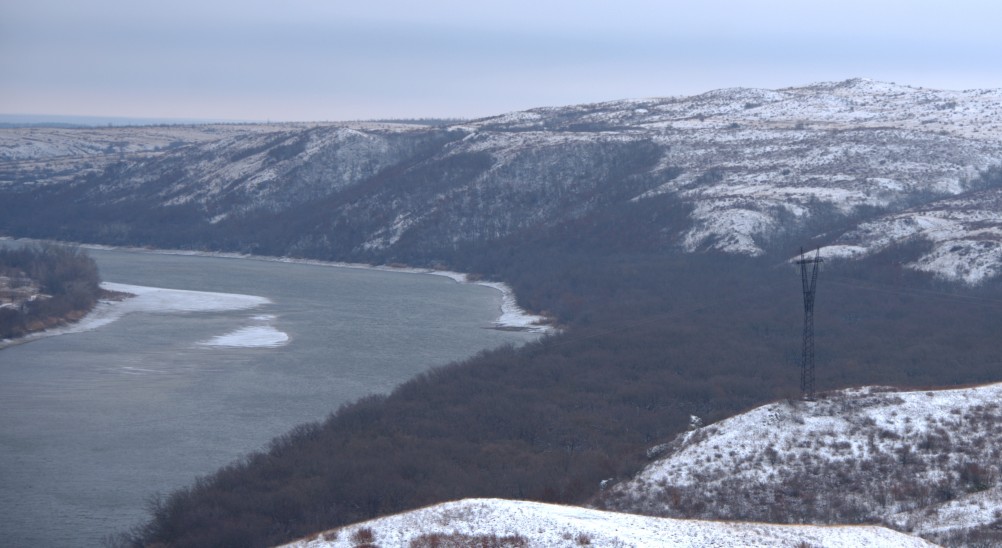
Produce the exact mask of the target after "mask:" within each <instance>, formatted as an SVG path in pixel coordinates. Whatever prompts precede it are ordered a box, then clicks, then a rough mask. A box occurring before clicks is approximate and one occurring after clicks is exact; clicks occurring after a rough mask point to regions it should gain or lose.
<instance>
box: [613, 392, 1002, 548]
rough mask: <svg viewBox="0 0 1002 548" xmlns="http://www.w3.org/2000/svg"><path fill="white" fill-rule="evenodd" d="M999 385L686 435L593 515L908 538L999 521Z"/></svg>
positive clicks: (843, 396) (802, 412)
mask: <svg viewBox="0 0 1002 548" xmlns="http://www.w3.org/2000/svg"><path fill="white" fill-rule="evenodd" d="M1000 401H1002V384H992V385H985V386H977V387H972V388H963V389H952V390H938V391H894V390H892V389H885V388H875V387H868V388H859V389H848V390H842V391H836V392H832V393H830V394H826V395H823V396H822V397H820V398H819V399H818V401H812V402H807V401H782V402H776V403H771V404H768V405H764V406H761V407H758V408H756V409H753V410H751V411H748V412H746V413H743V414H741V415H737V416H734V417H731V418H728V419H725V420H722V421H720V422H718V423H715V424H713V425H709V426H706V427H702V428H697V429H693V430H691V431H689V432H686V433H684V434H682V435H680V436H679V437H678V438H676V439H675V440H674V441H673V442H671V443H669V444H666V445H664V446H661V447H660V448H659V449H660V450H661V452H662V454H666V456H665V457H664V458H661V459H660V460H657V461H655V462H653V463H652V464H650V465H649V466H647V468H645V469H644V470H643V471H642V472H640V473H639V474H638V475H637V476H636V477H634V478H633V479H630V480H628V481H625V482H623V483H620V484H618V485H615V486H613V487H611V488H610V489H608V490H607V491H605V492H603V494H602V495H601V496H600V499H599V503H598V505H599V506H600V507H603V508H609V509H616V510H619V511H627V512H638V513H645V514H650V515H662V516H680V515H681V516H692V515H695V516H699V517H728V516H735V515H739V514H740V515H742V516H744V517H745V518H746V519H769V518H765V517H763V516H771V515H774V514H773V513H776V514H775V516H776V518H774V519H784V520H796V521H799V520H809V521H814V522H819V521H828V520H837V521H836V522H845V521H847V520H849V519H852V520H863V521H867V520H884V522H886V523H888V524H891V525H894V526H896V527H901V528H904V529H906V530H909V531H912V532H914V533H916V534H923V535H924V534H931V535H942V534H945V533H958V532H959V533H963V532H964V531H963V530H961V531H957V528H961V529H966V528H971V527H985V526H989V525H991V524H993V523H995V522H997V521H998V520H999V519H1000V518H1002V491H1000V489H1002V484H1000V480H1002V476H1000V472H1002V467H1000V465H999V462H998V455H999V454H1000V452H1002V445H1000V442H999V440H1000V439H1002V407H1000V404H999V402H1000Z"/></svg>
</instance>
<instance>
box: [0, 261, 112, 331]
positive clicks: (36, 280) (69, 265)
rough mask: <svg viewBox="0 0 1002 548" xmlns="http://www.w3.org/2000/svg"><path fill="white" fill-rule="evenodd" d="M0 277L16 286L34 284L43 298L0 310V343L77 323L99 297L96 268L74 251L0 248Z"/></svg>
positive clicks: (98, 281)
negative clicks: (65, 323) (56, 326)
mask: <svg viewBox="0 0 1002 548" xmlns="http://www.w3.org/2000/svg"><path fill="white" fill-rule="evenodd" d="M0 276H3V277H6V278H8V279H11V280H14V282H12V283H14V284H15V285H18V284H26V283H33V284H36V285H37V286H38V288H39V290H40V292H41V294H42V295H43V298H38V299H35V300H33V301H31V302H28V303H24V304H23V305H22V306H19V307H5V308H0V339H13V338H17V337H21V336H24V335H25V334H27V333H29V332H31V331H38V330H40V329H44V328H47V327H52V326H53V325H58V324H60V323H63V322H65V321H67V320H74V319H78V318H79V317H81V316H82V315H83V314H84V313H86V312H88V311H89V310H90V309H91V308H93V307H94V304H95V303H96V302H97V299H98V297H99V296H100V295H101V288H100V287H99V284H100V282H101V280H100V277H99V276H98V269H97V265H96V264H95V263H94V260H93V259H91V258H90V257H89V256H88V255H87V254H86V253H84V252H83V251H81V250H79V249H77V248H73V247H64V246H56V245H46V246H24V247H18V248H14V247H12V248H4V247H0Z"/></svg>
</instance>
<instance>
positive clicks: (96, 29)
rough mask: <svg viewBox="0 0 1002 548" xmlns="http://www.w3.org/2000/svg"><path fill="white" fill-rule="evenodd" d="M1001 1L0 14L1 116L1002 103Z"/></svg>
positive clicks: (286, 1) (387, 5)
mask: <svg viewBox="0 0 1002 548" xmlns="http://www.w3.org/2000/svg"><path fill="white" fill-rule="evenodd" d="M1000 22H1002V2H998V0H983V1H973V0H953V1H950V2H947V1H927V0H909V1H905V0H900V1H899V0H887V1H883V0H865V1H862V0H838V1H834V0H832V1H827V2H820V1H813V0H689V1H686V2H678V1H672V0H651V1H647V0H616V1H608V2H604V1H603V2H600V1H593V0H553V1H550V0H506V1H495V0H463V1H453V0H445V1H435V0H424V1H422V2H415V1H413V0H411V1H406V0H354V1H351V2H347V1H341V0H316V1H314V0H282V1H279V0H270V1H264V0H239V1H231V0H219V1H214V0H198V1H189V0H172V1H169V2H150V1H144V0H128V1H126V0H86V1H81V0H0V113H5V114H66V115H95V116H132V117H147V118H150V117H156V118H204V119H233V120H272V121H277V120H353V119H372V118H391V117H406V118H418V117H477V116H486V115H491V114H499V113H503V112H508V111H512V110H519V109H525V108H532V107H537V106H553V105H568V104H575V103H584V102H595V101H604V100H613V99H623V98H640V97H656V96H669V95H689V94H695V93H701V92H704V91H708V90H711V89H717V88H722V87H736V86H746V87H764V88H781V87H788V86H796V85H802V84H807V83H811V82H816V81H823V80H843V79H846V78H850V77H855V76H862V77H866V78H872V79H876V80H885V81H892V82H897V83H899V84H909V85H914V86H924V87H934V88H943V89H967V88H1002V24H1000Z"/></svg>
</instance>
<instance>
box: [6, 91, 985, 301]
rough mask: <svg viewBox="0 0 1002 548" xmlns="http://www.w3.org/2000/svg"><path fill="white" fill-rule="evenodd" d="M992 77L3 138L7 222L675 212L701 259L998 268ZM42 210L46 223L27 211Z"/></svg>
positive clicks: (149, 224) (411, 239) (481, 240)
mask: <svg viewBox="0 0 1002 548" xmlns="http://www.w3.org/2000/svg"><path fill="white" fill-rule="evenodd" d="M1000 161H1002V90H968V91H939V90H929V89H922V88H913V87H908V86H903V85H895V84H887V83H881V82H873V81H868V80H862V79H854V80H847V81H844V82H830V83H821V84H814V85H810V86H804V87H798V88H787V89H781V90H760V89H745V88H736V89H725V90H718V91H712V92H708V93H705V94H702V95H696V96H692V97H672V98H656V99H644V100H630V101H615V102H609V103H599V104H590V105H576V106H570V107H559V108H543V109H534V110H528V111H524V112H515V113H510V114H505V115H502V116H496V117H492V118H485V119H481V120H475V121H469V122H462V123H457V124H452V125H447V126H416V125H414V124H413V123H406V124H402V123H391V122H382V123H380V122H359V123H344V124H335V123H324V124H274V125H266V124H257V125H254V124H251V125H238V126H220V125H199V126H173V127H116V128H101V129H97V128H94V129H84V130H66V129H56V128H52V129H43V128H34V129H24V130H18V129H11V130H6V131H4V132H2V133H0V162H2V163H0V185H2V186H0V197H2V198H3V200H2V202H3V204H6V207H4V206H0V230H3V231H6V232H8V233H10V234H16V235H32V236H40V237H63V238H73V239H78V240H87V241H95V242H101V243H111V244H115V243H130V244H152V245H160V246H168V247H193V248H203V249H227V250H233V251H246V252H254V253H267V254H273V255H293V256H304V257H321V258H336V259H351V260H367V261H373V262H384V261H399V262H411V263H413V262H427V261H429V260H434V259H441V258H444V257H445V256H446V255H447V254H448V253H449V252H450V251H451V250H453V249H454V248H455V247H456V246H457V245H472V246H480V245H488V244H489V243H490V242H492V241H496V240H499V239H501V238H506V237H512V236H515V237H524V236H525V235H527V234H529V233H532V232H538V231H541V230H548V229H550V228H552V227H554V226H557V225H559V224H561V223H565V222H568V221H572V220H575V219H584V218H588V217H596V216H602V217H603V221H602V222H603V223H604V224H605V225H606V226H605V228H606V229H608V230H613V229H614V227H615V226H619V225H622V224H624V223H626V224H629V223H632V222H634V220H633V219H630V218H623V217H622V216H621V215H622V214H615V213H612V214H610V213H609V212H610V211H612V209H614V208H621V207H624V206H628V205H629V204H664V205H663V206H662V205H653V208H654V209H658V208H662V209H663V207H666V206H667V205H668V204H675V205H678V206H684V207H685V208H688V210H689V213H688V215H687V220H686V221H685V222H681V223H680V222H679V220H677V219H671V220H666V219H662V220H651V221H650V222H647V223H646V224H645V227H646V231H647V234H646V235H644V236H645V237H646V238H649V239H651V240H653V241H656V242H659V243H660V245H663V246H672V247H677V248H680V249H683V250H686V251H690V252H694V251H701V250H718V251H723V252H727V253H742V254H750V255H757V254H761V253H763V252H764V250H766V248H781V247H784V246H785V248H786V249H791V248H795V246H794V245H793V244H794V242H792V241H791V240H790V237H791V235H797V237H798V238H799V237H800V236H801V235H804V234H806V235H807V236H808V237H809V239H808V240H807V241H800V242H798V243H807V244H808V245H828V246H832V247H831V249H830V251H828V252H827V253H828V254H837V255H840V256H853V257H855V256H865V255H869V254H873V253H876V252H879V251H881V250H883V249H886V248H888V247H889V246H896V245H899V244H901V243H903V242H909V241H913V240H915V239H920V240H924V241H928V242H929V243H930V244H931V248H930V249H927V250H925V251H924V252H923V253H922V254H921V255H919V256H915V257H912V259H911V262H910V266H911V267H912V268H915V269H918V270H922V271H926V272H931V273H933V274H935V275H937V276H940V277H943V278H946V279H951V280H957V281H961V282H965V283H970V284H974V283H978V282H979V281H981V280H983V279H986V278H991V277H995V276H997V275H999V273H1000V268H999V266H998V265H999V264H1000V261H999V258H1000V257H1002V243H1000V242H1002V215H1000V214H999V213H998V211H999V209H998V208H997V207H995V206H996V205H997V203H998V202H999V200H1000V198H999V196H1000V194H999V193H1000V192H1002V190H1000V187H1002V175H1000V171H999V170H998V169H997V168H998V166H999V164H1000ZM48 215H51V216H55V217H58V218H59V219H60V223H59V227H58V228H56V227H54V226H52V225H48V224H46V223H39V222H38V219H39V218H44V217H46V216H48Z"/></svg>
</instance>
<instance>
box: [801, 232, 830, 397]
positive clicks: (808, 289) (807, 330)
mask: <svg viewBox="0 0 1002 548" xmlns="http://www.w3.org/2000/svg"><path fill="white" fill-rule="evenodd" d="M822 262H824V259H822V258H821V250H820V249H818V250H817V251H816V252H815V253H814V258H813V259H807V258H804V248H800V260H799V261H797V264H799V265H800V280H801V282H802V283H803V286H804V350H803V355H802V358H803V359H802V360H801V362H800V395H801V397H803V399H805V400H807V401H814V293H815V290H816V289H817V286H818V264H819V263H822ZM807 265H811V274H810V276H808V275H807Z"/></svg>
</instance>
